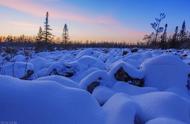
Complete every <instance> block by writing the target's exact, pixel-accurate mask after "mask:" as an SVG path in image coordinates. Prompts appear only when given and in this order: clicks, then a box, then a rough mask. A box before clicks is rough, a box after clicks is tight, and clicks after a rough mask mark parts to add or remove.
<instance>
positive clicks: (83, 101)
mask: <svg viewBox="0 0 190 124" xmlns="http://www.w3.org/2000/svg"><path fill="white" fill-rule="evenodd" d="M189 74H190V51H189V50H151V49H133V50H131V49H78V50H70V51H66V50H64V51H54V52H41V53H35V52H34V51H27V52H26V51H23V50H20V51H18V52H17V53H16V54H13V53H9V52H7V51H2V52H1V55H0V123H1V122H5V123H6V122H7V123H8V122H16V123H17V124H190V79H189V76H190V75H189Z"/></svg>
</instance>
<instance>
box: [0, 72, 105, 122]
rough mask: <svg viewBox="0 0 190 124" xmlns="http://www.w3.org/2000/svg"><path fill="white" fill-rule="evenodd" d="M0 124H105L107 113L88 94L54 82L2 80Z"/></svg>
mask: <svg viewBox="0 0 190 124" xmlns="http://www.w3.org/2000/svg"><path fill="white" fill-rule="evenodd" d="M0 80H1V82H0V99H1V101H0V110H1V111H0V120H15V121H17V122H18V123H20V124H52V123H54V124H76V123H77V124H105V122H104V121H105V118H104V112H103V111H102V109H101V108H100V107H99V105H98V103H97V102H96V100H95V99H94V98H93V97H91V96H90V95H89V94H88V93H87V92H85V91H82V90H79V89H73V88H72V89H71V88H66V87H63V86H62V85H60V84H58V83H56V82H53V81H21V80H19V79H15V78H11V77H7V76H0Z"/></svg>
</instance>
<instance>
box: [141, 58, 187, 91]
mask: <svg viewBox="0 0 190 124" xmlns="http://www.w3.org/2000/svg"><path fill="white" fill-rule="evenodd" d="M142 69H143V71H144V73H145V86H149V87H156V88H158V89H160V90H166V89H168V88H171V87H178V88H182V89H185V88H186V85H187V80H188V73H189V67H188V65H187V64H185V63H184V62H183V61H182V60H181V59H180V58H179V57H177V56H174V55H161V56H158V57H154V58H152V59H149V60H147V61H145V62H144V63H143V64H142Z"/></svg>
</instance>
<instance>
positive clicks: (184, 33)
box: [180, 21, 187, 41]
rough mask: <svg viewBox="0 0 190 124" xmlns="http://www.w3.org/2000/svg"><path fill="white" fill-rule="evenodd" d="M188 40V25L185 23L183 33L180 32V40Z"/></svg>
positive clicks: (182, 28)
mask: <svg viewBox="0 0 190 124" xmlns="http://www.w3.org/2000/svg"><path fill="white" fill-rule="evenodd" d="M186 38H187V32H186V23H185V21H183V24H182V27H181V31H180V40H182V41H184V40H185V39H186Z"/></svg>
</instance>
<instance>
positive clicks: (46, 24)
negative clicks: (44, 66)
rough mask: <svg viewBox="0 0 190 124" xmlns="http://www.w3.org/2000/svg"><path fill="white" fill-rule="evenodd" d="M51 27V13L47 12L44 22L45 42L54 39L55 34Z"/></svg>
mask: <svg viewBox="0 0 190 124" xmlns="http://www.w3.org/2000/svg"><path fill="white" fill-rule="evenodd" d="M51 30H52V29H51V28H50V25H49V13H48V12H47V13H46V18H45V22H44V32H43V35H44V36H43V37H44V41H45V42H51V41H52V39H53V35H52V33H51Z"/></svg>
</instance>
